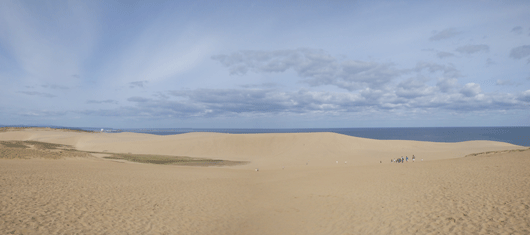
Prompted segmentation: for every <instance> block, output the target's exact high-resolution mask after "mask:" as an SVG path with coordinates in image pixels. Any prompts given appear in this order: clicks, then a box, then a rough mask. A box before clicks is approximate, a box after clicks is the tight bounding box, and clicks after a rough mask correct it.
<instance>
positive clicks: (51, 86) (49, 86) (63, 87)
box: [41, 84, 70, 90]
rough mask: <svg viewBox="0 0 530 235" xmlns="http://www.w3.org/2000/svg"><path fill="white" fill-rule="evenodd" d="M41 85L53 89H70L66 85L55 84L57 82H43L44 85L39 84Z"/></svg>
mask: <svg viewBox="0 0 530 235" xmlns="http://www.w3.org/2000/svg"><path fill="white" fill-rule="evenodd" d="M41 87H43V88H50V89H54V90H57V89H61V90H68V89H70V88H69V87H67V86H61V85H57V84H45V85H41Z"/></svg>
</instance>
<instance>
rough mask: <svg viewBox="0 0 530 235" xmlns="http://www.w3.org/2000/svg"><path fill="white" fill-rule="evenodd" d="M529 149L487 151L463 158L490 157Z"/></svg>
mask: <svg viewBox="0 0 530 235" xmlns="http://www.w3.org/2000/svg"><path fill="white" fill-rule="evenodd" d="M529 150H530V148H527V149H512V150H502V151H488V152H481V153H472V154H468V155H466V156H465V157H472V156H481V155H491V154H497V153H513V152H524V151H529Z"/></svg>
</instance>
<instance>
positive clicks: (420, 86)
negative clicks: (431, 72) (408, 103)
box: [396, 78, 434, 98]
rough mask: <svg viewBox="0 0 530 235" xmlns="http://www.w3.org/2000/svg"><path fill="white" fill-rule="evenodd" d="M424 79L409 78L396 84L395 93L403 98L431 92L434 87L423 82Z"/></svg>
mask: <svg viewBox="0 0 530 235" xmlns="http://www.w3.org/2000/svg"><path fill="white" fill-rule="evenodd" d="M425 82H426V79H422V78H409V79H407V80H405V81H402V82H400V83H399V84H398V85H397V87H396V88H397V89H396V95H397V96H399V97H404V98H416V97H421V96H426V95H428V94H431V93H433V91H434V88H433V87H429V86H427V85H426V84H425Z"/></svg>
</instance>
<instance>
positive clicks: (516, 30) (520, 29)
mask: <svg viewBox="0 0 530 235" xmlns="http://www.w3.org/2000/svg"><path fill="white" fill-rule="evenodd" d="M511 32H512V33H516V34H522V33H523V27H521V26H515V27H513V29H512V31H511Z"/></svg>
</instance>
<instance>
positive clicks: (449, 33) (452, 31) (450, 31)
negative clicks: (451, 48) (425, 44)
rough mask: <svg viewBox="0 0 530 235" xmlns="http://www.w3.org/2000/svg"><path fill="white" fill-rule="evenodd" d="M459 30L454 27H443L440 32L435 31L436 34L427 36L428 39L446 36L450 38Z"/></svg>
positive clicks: (440, 38) (444, 37)
mask: <svg viewBox="0 0 530 235" xmlns="http://www.w3.org/2000/svg"><path fill="white" fill-rule="evenodd" d="M460 33H461V32H460V31H458V30H456V29H454V28H449V29H444V30H442V31H440V32H437V33H436V34H434V35H433V36H431V37H430V38H429V40H430V41H439V40H443V39H448V38H452V37H454V36H456V35H458V34H460Z"/></svg>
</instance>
